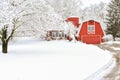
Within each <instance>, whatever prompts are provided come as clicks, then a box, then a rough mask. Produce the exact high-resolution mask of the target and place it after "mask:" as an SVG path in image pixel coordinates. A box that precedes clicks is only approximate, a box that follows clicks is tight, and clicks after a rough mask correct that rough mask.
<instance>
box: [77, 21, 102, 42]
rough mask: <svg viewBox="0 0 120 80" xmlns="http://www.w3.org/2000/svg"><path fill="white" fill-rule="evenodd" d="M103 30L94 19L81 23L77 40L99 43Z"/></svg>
mask: <svg viewBox="0 0 120 80" xmlns="http://www.w3.org/2000/svg"><path fill="white" fill-rule="evenodd" d="M103 36H104V32H103V30H102V28H101V25H100V23H99V22H96V21H94V20H89V21H86V22H84V23H83V24H82V27H81V29H80V32H79V35H78V40H79V41H82V42H84V43H87V44H100V43H101V42H102V41H103Z"/></svg>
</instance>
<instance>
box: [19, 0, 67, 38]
mask: <svg viewBox="0 0 120 80" xmlns="http://www.w3.org/2000/svg"><path fill="white" fill-rule="evenodd" d="M25 4H26V5H25V6H26V7H25V8H26V12H28V13H29V14H27V16H26V15H25V17H22V20H23V21H27V22H26V23H25V24H24V25H22V27H20V28H19V29H18V32H20V33H22V34H23V35H31V34H32V36H37V37H44V38H45V36H46V32H47V31H48V30H56V29H57V30H60V29H62V30H63V29H64V26H65V25H66V23H65V22H64V20H63V19H62V17H61V16H60V15H58V14H57V13H56V12H55V11H54V8H53V7H51V6H50V5H49V4H48V3H47V2H46V1H45V0H32V1H31V0H27V1H26V3H25ZM23 29H24V30H23Z"/></svg>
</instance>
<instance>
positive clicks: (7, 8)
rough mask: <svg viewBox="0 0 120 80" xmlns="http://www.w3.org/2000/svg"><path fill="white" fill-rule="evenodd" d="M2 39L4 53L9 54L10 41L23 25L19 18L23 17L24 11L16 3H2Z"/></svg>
mask: <svg viewBox="0 0 120 80" xmlns="http://www.w3.org/2000/svg"><path fill="white" fill-rule="evenodd" d="M0 2H1V4H0V39H1V42H2V52H3V53H7V47H8V42H9V40H10V39H11V38H12V37H13V35H14V33H15V31H16V29H17V28H18V27H19V26H20V25H21V24H22V22H20V20H19V18H20V17H21V13H22V10H20V9H19V8H18V6H19V5H21V4H22V2H20V3H18V5H16V4H14V1H12V0H11V1H10V0H3V1H0Z"/></svg>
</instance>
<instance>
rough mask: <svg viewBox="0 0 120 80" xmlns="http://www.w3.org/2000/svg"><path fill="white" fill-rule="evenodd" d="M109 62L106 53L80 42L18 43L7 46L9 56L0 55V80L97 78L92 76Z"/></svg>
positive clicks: (22, 41)
mask: <svg viewBox="0 0 120 80" xmlns="http://www.w3.org/2000/svg"><path fill="white" fill-rule="evenodd" d="M0 48H1V47H0ZM0 52H1V51H0ZM111 60H112V56H111V55H110V54H109V52H107V51H103V50H102V49H100V48H98V47H96V46H93V45H86V44H83V43H80V42H69V41H50V42H47V41H36V40H20V41H17V42H16V43H14V44H10V45H9V53H8V54H2V53H1V54H0V80H85V79H86V78H89V77H91V76H92V74H94V76H93V77H96V78H97V77H98V76H99V75H98V73H97V74H95V73H96V72H97V71H100V70H102V69H103V70H104V69H105V67H109V66H110V62H111ZM96 78H93V79H94V80H99V79H96ZM88 80H92V78H91V79H88Z"/></svg>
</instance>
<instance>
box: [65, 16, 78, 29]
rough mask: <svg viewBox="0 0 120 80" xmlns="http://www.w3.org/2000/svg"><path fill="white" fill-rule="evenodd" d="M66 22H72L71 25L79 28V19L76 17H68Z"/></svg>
mask: <svg viewBox="0 0 120 80" xmlns="http://www.w3.org/2000/svg"><path fill="white" fill-rule="evenodd" d="M66 21H67V22H72V23H73V25H74V26H75V27H76V28H78V27H79V18H78V17H70V18H68V19H67V20H66Z"/></svg>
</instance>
